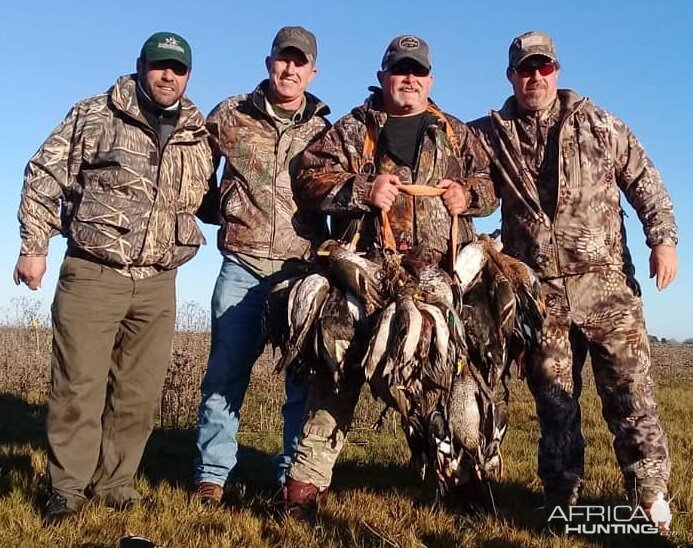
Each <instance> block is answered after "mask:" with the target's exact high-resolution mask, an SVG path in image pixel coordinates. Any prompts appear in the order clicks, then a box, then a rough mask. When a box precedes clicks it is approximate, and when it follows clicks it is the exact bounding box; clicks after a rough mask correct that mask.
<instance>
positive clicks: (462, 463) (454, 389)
mask: <svg viewBox="0 0 693 548" xmlns="http://www.w3.org/2000/svg"><path fill="white" fill-rule="evenodd" d="M352 247H353V246H351V245H350V244H345V243H341V242H338V241H334V240H329V241H327V242H325V243H324V244H323V245H322V246H321V249H320V250H319V251H318V257H319V260H318V261H317V262H316V263H315V265H314V267H313V269H312V271H311V272H309V273H308V274H307V275H304V276H301V277H297V278H292V279H289V280H286V281H284V282H282V283H280V284H277V285H276V286H275V287H274V288H273V290H272V292H271V293H270V295H269V298H268V301H267V308H266V313H265V333H266V335H267V338H268V341H269V342H270V343H271V344H272V345H273V347H274V348H275V350H276V349H279V351H280V352H279V358H278V360H277V362H276V368H277V370H280V371H281V370H284V369H294V370H296V371H301V370H310V369H315V368H318V367H327V368H328V369H329V372H330V374H331V375H332V378H333V380H334V386H335V390H339V386H340V382H341V381H342V380H343V379H344V377H345V375H347V374H348V372H349V370H357V371H358V372H359V374H362V375H363V377H365V380H366V381H367V382H368V383H369V385H370V387H371V390H372V392H373V394H374V396H376V397H377V398H379V399H380V400H382V401H383V402H384V403H385V404H386V407H385V410H384V412H383V414H382V415H381V419H380V420H382V418H383V417H384V416H385V411H387V409H388V408H392V409H394V410H396V411H397V412H398V413H399V414H400V415H401V422H402V426H403V429H404V432H405V435H406V439H407V442H408V444H409V447H410V449H411V465H412V466H413V467H414V468H415V470H416V471H417V472H418V473H419V474H420V475H421V477H422V479H423V478H425V477H426V476H427V474H429V473H432V474H434V477H435V480H436V482H437V485H438V492H439V493H440V494H442V495H447V494H452V493H456V494H458V495H461V496H462V498H466V499H467V502H468V503H469V504H471V505H472V506H477V507H483V508H491V509H493V510H494V511H495V507H494V506H493V500H492V495H491V491H490V487H489V486H488V480H489V479H499V478H500V477H501V476H502V471H503V460H502V456H501V449H500V446H501V443H502V441H503V437H504V435H505V432H506V429H507V421H508V413H507V402H508V397H509V392H508V388H507V385H506V383H505V379H506V378H507V377H508V376H509V372H510V366H511V364H512V363H513V362H515V363H518V364H520V363H521V362H522V358H523V354H524V352H525V350H526V349H528V348H529V347H531V346H532V345H534V344H535V343H536V337H537V332H538V330H539V329H540V328H541V325H542V321H543V316H544V305H543V302H542V300H541V296H540V285H539V280H538V279H537V277H536V275H535V274H534V272H533V271H532V270H531V269H530V268H529V267H527V266H526V265H525V264H524V263H522V262H521V261H518V260H516V259H514V258H512V257H510V256H508V255H505V254H503V253H502V250H501V247H502V246H501V244H500V242H497V241H496V240H494V239H493V238H491V237H489V236H487V235H481V236H479V237H478V238H477V239H476V240H475V241H473V242H471V243H469V244H467V245H466V246H465V247H463V248H462V249H461V251H460V252H459V254H458V256H457V258H456V260H455V261H454V268H453V273H452V276H450V275H449V274H448V273H446V272H445V271H444V270H442V269H441V268H439V267H437V266H434V265H430V264H422V263H420V262H417V261H416V260H415V259H410V258H408V257H407V256H404V255H402V254H400V253H398V252H395V251H391V250H379V251H376V252H374V253H371V254H369V255H367V256H365V255H363V254H360V253H356V252H355V251H353V249H352ZM499 384H500V385H502V386H503V389H504V390H503V394H502V395H499V394H498V390H497V387H498V386H499ZM379 422H380V421H379Z"/></svg>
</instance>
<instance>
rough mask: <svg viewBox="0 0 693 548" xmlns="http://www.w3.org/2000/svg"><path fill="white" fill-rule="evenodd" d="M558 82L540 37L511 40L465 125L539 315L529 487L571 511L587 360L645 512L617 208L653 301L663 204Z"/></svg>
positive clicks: (604, 125)
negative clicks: (481, 105)
mask: <svg viewBox="0 0 693 548" xmlns="http://www.w3.org/2000/svg"><path fill="white" fill-rule="evenodd" d="M559 72H560V65H559V63H558V57H557V55H556V49H555V47H554V44H553V40H552V39H551V37H549V36H548V35H546V34H543V33H540V32H527V33H525V34H522V35H520V36H518V37H517V38H515V39H514V40H513V41H512V44H511V45H510V51H509V66H508V69H507V78H508V80H509V81H510V83H511V85H512V87H513V91H514V95H513V96H512V97H510V98H509V99H508V100H507V101H506V102H505V104H504V105H503V108H502V109H501V110H500V111H491V113H490V115H489V116H487V117H485V118H481V119H480V120H477V121H475V122H472V123H471V124H470V126H471V127H472V129H473V131H475V132H476V133H477V134H478V135H479V137H480V138H481V140H482V142H483V143H484V145H485V146H486V148H487V150H488V151H489V154H490V155H491V157H492V160H493V167H494V169H493V171H492V175H493V177H494V181H495V184H496V189H497V191H498V194H499V197H500V198H501V201H502V205H501V207H502V209H501V211H502V239H503V245H504V251H505V252H506V253H508V254H510V255H513V256H515V257H517V258H518V259H521V260H522V261H524V262H525V263H527V264H528V265H530V266H531V267H532V268H533V269H534V270H535V271H536V272H537V273H538V274H539V276H540V278H541V280H542V289H543V293H544V297H545V301H546V305H547V318H546V321H545V323H544V327H543V329H542V332H541V337H540V344H539V347H538V348H537V349H536V351H535V352H534V353H533V354H531V355H530V356H528V357H527V365H526V371H527V381H528V384H529V387H530V390H531V391H532V394H533V396H534V398H535V401H536V407H537V415H538V417H539V424H540V427H541V439H540V441H539V476H540V478H541V480H542V482H543V484H544V494H545V497H546V503H547V505H548V507H550V508H553V505H555V504H575V503H576V502H577V500H578V497H579V495H580V492H581V489H582V484H583V477H584V439H583V436H582V432H581V425H580V406H579V397H580V392H581V387H582V382H581V380H580V379H581V371H582V366H583V364H584V361H585V357H586V355H587V352H589V353H590V356H591V358H592V366H593V369H594V377H595V381H596V384H597V391H598V393H599V395H600V397H601V399H602V407H603V414H604V418H605V419H606V421H607V425H608V426H609V429H610V430H611V432H612V434H613V435H614V450H615V452H616V457H617V459H618V463H619V466H620V467H621V470H622V472H623V477H624V482H625V486H626V489H627V491H628V493H629V495H630V496H631V497H632V500H633V501H634V502H635V503H636V504H641V505H642V506H643V507H644V508H645V509H646V510H647V509H648V508H649V506H650V505H651V504H652V503H653V502H654V501H655V500H656V497H657V493H658V492H663V493H666V491H667V482H668V480H669V471H670V461H669V450H668V447H667V438H666V436H665V434H664V431H663V429H662V426H661V424H660V420H659V413H658V411H657V404H656V402H655V399H654V395H653V391H652V384H653V383H652V378H651V376H650V372H649V368H650V349H649V344H648V336H647V331H646V329H645V322H644V318H643V310H642V302H641V299H640V287H639V285H638V283H637V281H636V280H635V277H634V272H635V269H634V266H633V263H632V261H631V256H630V253H629V251H628V247H627V246H626V233H625V227H624V225H623V215H624V212H623V209H622V208H621V203H620V199H621V194H623V196H625V198H626V200H628V202H629V203H630V204H631V205H632V206H633V208H634V209H635V210H636V212H637V213H638V217H639V218H640V220H641V222H642V224H643V228H644V231H645V236H646V242H647V245H648V246H649V247H650V248H651V253H650V277H656V283H657V288H658V289H660V290H662V289H664V288H666V287H667V286H668V285H669V284H670V283H671V281H672V280H673V279H674V277H675V275H676V271H677V258H676V244H677V230H676V224H675V222H674V214H673V208H672V203H671V200H670V198H669V195H668V193H667V191H666V188H665V187H664V184H663V183H662V180H661V178H660V175H659V173H658V172H657V170H656V169H655V168H654V166H653V165H652V162H651V161H650V160H649V158H648V157H647V155H646V153H645V151H644V149H643V147H642V146H641V145H640V143H639V142H638V140H637V139H636V138H635V136H634V135H633V133H632V132H631V131H630V130H629V129H628V127H627V126H626V125H625V124H624V123H623V122H622V121H621V120H619V119H618V118H616V117H615V116H614V115H612V114H611V113H609V112H607V111H605V110H603V109H601V108H599V107H597V106H596V105H594V104H593V103H592V102H591V101H590V100H589V99H587V98H583V97H580V96H579V95H578V94H577V93H575V92H574V91H571V90H567V89H566V90H563V89H561V90H558V89H557V82H558V75H559Z"/></svg>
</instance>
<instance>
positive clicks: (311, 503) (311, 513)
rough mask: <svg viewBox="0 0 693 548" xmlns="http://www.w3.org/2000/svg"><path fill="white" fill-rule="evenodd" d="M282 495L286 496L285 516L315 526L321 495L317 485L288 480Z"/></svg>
mask: <svg viewBox="0 0 693 548" xmlns="http://www.w3.org/2000/svg"><path fill="white" fill-rule="evenodd" d="M282 494H283V495H284V514H285V516H287V517H292V518H294V519H297V520H299V521H303V522H306V523H308V524H310V525H315V522H316V520H317V514H318V494H319V490H318V488H317V487H316V486H315V485H313V484H311V483H303V482H302V481H296V480H292V479H291V478H287V479H286V483H285V484H284V487H283V489H282Z"/></svg>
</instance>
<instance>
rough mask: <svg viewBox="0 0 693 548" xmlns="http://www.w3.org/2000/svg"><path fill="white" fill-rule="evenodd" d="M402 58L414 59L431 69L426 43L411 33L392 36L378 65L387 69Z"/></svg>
mask: <svg viewBox="0 0 693 548" xmlns="http://www.w3.org/2000/svg"><path fill="white" fill-rule="evenodd" d="M404 59H411V60H412V61H416V62H417V63H419V65H421V66H422V67H424V68H425V69H426V70H431V66H432V65H433V62H432V61H431V50H429V49H428V44H427V43H426V42H424V41H423V40H422V39H421V38H419V37H418V36H414V35H413V34H404V35H402V36H397V37H395V38H393V39H392V42H390V45H389V46H387V49H386V50H385V55H383V60H382V62H381V63H380V66H381V67H382V69H383V70H385V71H387V70H390V69H391V68H392V67H394V66H395V65H396V64H397V63H399V62H400V61H402V60H404Z"/></svg>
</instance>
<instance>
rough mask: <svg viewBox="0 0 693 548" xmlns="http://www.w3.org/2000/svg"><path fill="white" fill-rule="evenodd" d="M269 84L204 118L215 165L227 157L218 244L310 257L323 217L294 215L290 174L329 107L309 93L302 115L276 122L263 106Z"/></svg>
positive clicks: (265, 254) (268, 253)
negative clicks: (285, 123) (285, 122)
mask: <svg viewBox="0 0 693 548" xmlns="http://www.w3.org/2000/svg"><path fill="white" fill-rule="evenodd" d="M267 85H268V82H267V81H264V82H262V83H261V84H260V85H259V86H258V87H257V88H256V89H255V90H254V91H253V93H251V94H249V95H238V96H236V97H230V98H228V99H226V100H224V101H222V102H221V103H220V104H219V105H217V106H216V107H215V108H214V109H213V110H212V112H211V113H210V115H209V118H208V120H207V127H208V128H209V131H210V133H211V134H212V147H213V152H214V158H215V164H216V165H218V164H219V163H220V161H221V160H222V159H224V161H225V165H224V173H223V176H222V179H221V183H220V199H221V204H220V207H221V217H222V227H221V229H220V230H219V239H218V245H219V249H220V250H222V251H230V252H240V253H247V254H250V255H253V256H255V257H262V258H267V259H290V258H301V257H307V255H308V254H309V252H310V249H311V244H313V243H319V241H321V240H322V239H323V238H324V237H325V228H324V227H325V219H324V215H316V214H315V213H308V212H304V211H298V212H297V208H296V204H295V202H294V200H293V195H292V191H291V178H292V176H293V174H294V170H295V160H296V157H297V155H299V154H300V153H301V152H302V151H303V149H305V148H306V146H307V145H308V143H310V142H312V141H313V140H314V139H315V138H316V137H317V136H319V135H320V134H322V133H323V132H324V130H325V129H326V128H327V127H328V126H329V122H328V121H327V120H326V118H325V116H327V115H328V114H329V112H330V110H329V108H328V107H327V105H326V104H325V103H323V102H322V101H320V100H319V99H318V98H317V97H315V96H313V95H311V94H310V93H306V94H305V95H306V104H305V107H304V109H303V111H302V112H303V113H302V115H301V118H300V119H299V120H296V123H293V124H291V125H288V126H285V127H279V126H278V125H277V123H276V122H275V121H274V120H273V119H272V117H271V116H270V115H269V114H268V113H267V111H266V108H265V90H266V88H267Z"/></svg>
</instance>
